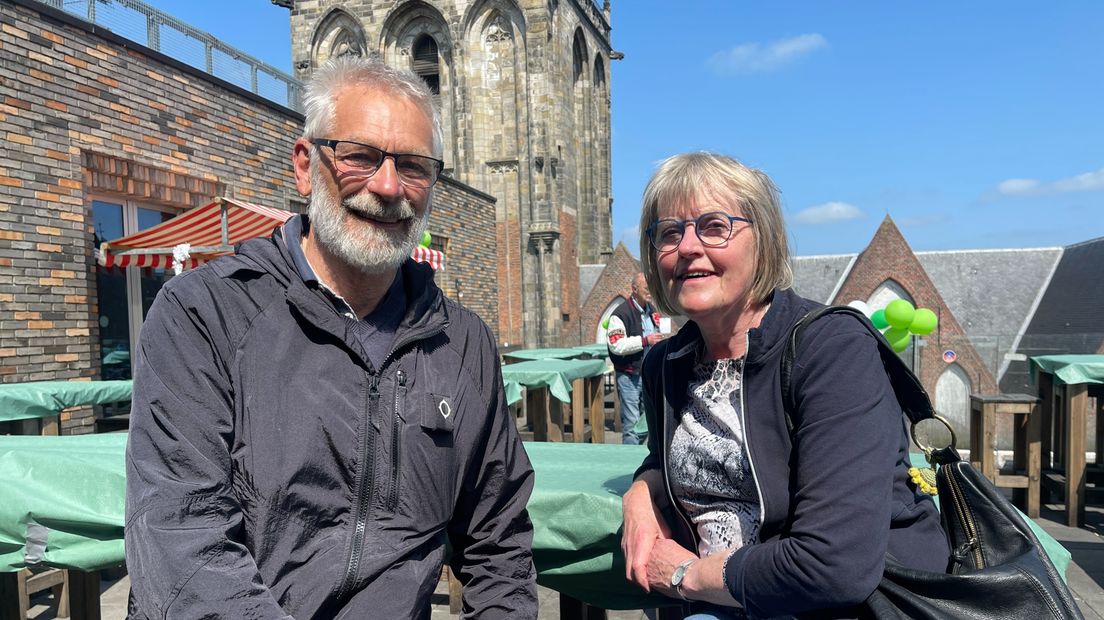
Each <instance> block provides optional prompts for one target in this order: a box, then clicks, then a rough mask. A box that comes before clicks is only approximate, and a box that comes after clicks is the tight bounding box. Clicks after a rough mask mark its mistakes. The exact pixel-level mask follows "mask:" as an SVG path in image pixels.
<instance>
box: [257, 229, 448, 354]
mask: <svg viewBox="0 0 1104 620" xmlns="http://www.w3.org/2000/svg"><path fill="white" fill-rule="evenodd" d="M295 217H299V218H303V219H304V220H305V219H306V216H305V215H297V216H295ZM283 234H284V230H283V227H280V228H277V229H276V230H275V231H274V232H273V233H272V236H271V237H268V238H263V239H262V238H258V239H250V240H248V241H245V242H243V243H241V244H240V245H239V246H238V248H237V254H238V256H239V257H240V258H242V259H245V261H243V262H242V264H241V265H240V267H239V270H240V269H250V270H256V271H259V272H263V273H268V274H270V275H272V276H273V277H274V278H276V279H277V280H278V281H279V282H280V283H281V284H282V285H283V286H284V287H285V289H286V295H287V300H288V304H289V305H291V306H292V307H293V308H294V309H295V310H296V311H297V312H298V313H299V314H300V315H302V316H303V318H305V319H306V320H307V321H309V322H310V323H311V324H313V325H314V326H316V327H318V328H319V329H322V330H324V331H326V332H328V333H330V334H332V335H334V336H335V337H337V338H339V339H341V340H345V337H346V331H347V327H346V325H345V319H344V318H342V317H341V316H340V315H338V313H337V312H336V311H335V310H334V309H333V305H332V304H330V303H329V302H327V301H326V300H325V299H324V298H323V297H321V296H320V294H319V293H318V292H317V291H313V290H311V289H310V288H308V287H307V286H306V284H304V282H303V279H302V278H300V277H299V275H298V272H297V271H295V267H294V260H293V258H292V256H291V254H290V253H289V251H288V248H287V243H285V239H284V238H283ZM287 241H288V242H291V240H287ZM400 271H401V277H402V279H403V287H404V292H405V293H406V314H405V315H403V319H402V321H401V322H400V323H399V329H398V330H397V332H396V334H395V344H396V347H398V346H401V344H402V343H403V342H404V341H406V340H408V339H409V338H408V337H406V332H411V331H415V332H417V333H419V334H421V333H428V332H431V331H435V330H437V329H443V328H444V327H445V326H447V325H448V310H447V307H446V305H445V301H444V295H443V294H442V293H441V289H439V288H438V287H437V285H436V284H435V283H434V282H433V268H432V267H430V266H429V265H426V264H424V263H419V262H416V261H415V260H414V259H412V258H408V259H406V261H405V262H403V264H402V266H401V267H400Z"/></svg>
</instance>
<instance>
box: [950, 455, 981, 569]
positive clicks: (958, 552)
mask: <svg viewBox="0 0 1104 620" xmlns="http://www.w3.org/2000/svg"><path fill="white" fill-rule="evenodd" d="M944 469H946V471H944V475H945V476H946V477H947V482H948V483H949V484H948V485H947V486H948V488H950V490H951V500H952V502H951V503H953V504H954V507H955V512H956V513H958V518H959V520H960V521H961V522H962V527H963V529H964V530H966V540H965V541H964V542H963V543H962V544H961V545H959V546H958V548H957V549H955V557H962V556H963V555H965V554H966V552H967V551H973V553H974V565H975V568H976V569H977V570H981V569H983V568H985V558H983V557H982V555H981V541H980V540H978V535H977V525H975V524H974V518H973V515H972V514H970V510H969V508H968V507H967V506H966V500H965V498H964V496H963V493H962V487H960V486H959V484H958V479H957V478H956V477H955V474H956V473H957V470H956V469H955V468H954V467H953V466H952V467H950V468H944Z"/></svg>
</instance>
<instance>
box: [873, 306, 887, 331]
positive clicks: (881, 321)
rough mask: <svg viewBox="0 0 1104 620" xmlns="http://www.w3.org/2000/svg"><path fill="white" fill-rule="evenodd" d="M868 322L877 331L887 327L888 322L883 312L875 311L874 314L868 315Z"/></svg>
mask: <svg viewBox="0 0 1104 620" xmlns="http://www.w3.org/2000/svg"><path fill="white" fill-rule="evenodd" d="M870 322H871V323H873V324H874V327H877V328H878V329H885V328H887V327H889V321H887V320H886V318H885V310H875V311H874V314H872V315H870Z"/></svg>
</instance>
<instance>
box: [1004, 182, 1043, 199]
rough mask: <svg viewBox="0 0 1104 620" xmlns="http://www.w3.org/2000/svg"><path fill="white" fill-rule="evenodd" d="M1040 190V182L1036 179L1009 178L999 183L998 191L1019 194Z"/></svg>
mask: <svg viewBox="0 0 1104 620" xmlns="http://www.w3.org/2000/svg"><path fill="white" fill-rule="evenodd" d="M1037 191H1039V182H1038V181H1036V180H1035V179H1008V180H1007V181H1001V182H1000V183H999V184H997V193H999V194H1004V195H1005V196H1017V195H1021V194H1030V193H1033V192H1037Z"/></svg>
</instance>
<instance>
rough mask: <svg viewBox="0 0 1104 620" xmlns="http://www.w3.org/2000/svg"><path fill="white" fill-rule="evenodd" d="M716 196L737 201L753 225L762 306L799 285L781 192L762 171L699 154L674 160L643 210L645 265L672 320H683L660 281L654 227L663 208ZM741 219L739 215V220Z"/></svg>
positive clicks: (653, 184)
mask: <svg viewBox="0 0 1104 620" xmlns="http://www.w3.org/2000/svg"><path fill="white" fill-rule="evenodd" d="M710 196H725V197H731V198H733V199H734V200H733V202H735V203H736V204H738V205H739V208H740V213H739V215H742V216H743V217H746V218H748V219H750V220H751V221H752V224H751V229H752V232H753V233H754V239H755V265H754V268H755V278H754V280H753V281H752V285H751V296H752V299H753V300H754V301H756V302H759V303H762V302H765V301H767V300H768V299H769V298H770V295H771V292H772V291H774V289H776V288H778V289H785V288H789V287H790V286H791V285H792V284H793V270H792V268H791V266H790V246H789V243H788V242H787V241H786V225H785V223H784V222H783V220H782V207H781V200H780V199H779V196H778V188H777V187H775V185H774V182H773V181H771V180H770V177H768V176H767V175H766V173H764V172H763V171H761V170H756V169H755V168H749V167H747V166H745V165H743V164H741V163H740V162H738V161H736V160H735V159H733V158H731V157H728V156H727V155H719V154H717V153H709V152H705V151H698V152H694V153H682V154H679V155H675V156H673V157H669V158H667V159H666V160H664V161H663V162H661V163H660V164H659V166H658V167H657V168H656V171H655V174H653V175H652V178H651V179H650V180H649V181H648V186H647V187H646V188H644V197H643V205H642V208H641V210H640V263H641V265H642V266H643V269H644V277H645V278H646V279H647V280H648V289H649V290H650V291H651V293H652V301H653V302H654V303H655V305H656V307H657V308H659V309H660V310H661V311H662V312H664V313H666V314H679V313H680V312H681V309H679V308H677V307H676V306H675V305H674V304H673V303H672V301H671V300H670V299H669V298H668V297H667V291H666V290H665V289H664V287H663V282H662V280H661V278H660V275H659V262H658V261H657V260H656V250H655V248H654V247H652V244H651V240H650V239H649V238H648V227H649V226H651V225H652V223H653V222H655V221H656V220H657V219H659V212H660V209H661V208H664V207H667V208H671V207H674V206H677V205H679V204H682V203H685V202H687V201H691V200H695V199H697V200H699V201H700V200H703V199H708V198H709V197H710ZM734 215H735V214H734Z"/></svg>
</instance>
